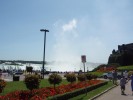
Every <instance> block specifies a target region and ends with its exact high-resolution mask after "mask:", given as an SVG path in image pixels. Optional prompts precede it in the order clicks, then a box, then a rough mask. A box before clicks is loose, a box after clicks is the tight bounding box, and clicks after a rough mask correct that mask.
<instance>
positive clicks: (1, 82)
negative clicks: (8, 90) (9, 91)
mask: <svg viewBox="0 0 133 100" xmlns="http://www.w3.org/2000/svg"><path fill="white" fill-rule="evenodd" d="M5 86H6V82H5V81H4V80H3V79H0V93H1V92H2V91H3V89H4V88H5Z"/></svg>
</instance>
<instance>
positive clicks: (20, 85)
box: [1, 79, 68, 95]
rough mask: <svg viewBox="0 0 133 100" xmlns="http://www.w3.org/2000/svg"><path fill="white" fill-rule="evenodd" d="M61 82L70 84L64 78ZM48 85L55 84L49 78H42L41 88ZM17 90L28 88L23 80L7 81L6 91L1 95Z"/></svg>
mask: <svg viewBox="0 0 133 100" xmlns="http://www.w3.org/2000/svg"><path fill="white" fill-rule="evenodd" d="M61 84H68V82H67V81H66V80H62V83H61ZM47 86H53V85H50V84H49V82H48V80H47V79H43V80H41V82H40V88H41V87H47ZM16 90H27V88H26V86H25V84H24V82H23V81H14V82H7V85H6V87H5V88H4V91H3V92H2V93H1V95H5V94H7V93H9V92H12V91H16Z"/></svg>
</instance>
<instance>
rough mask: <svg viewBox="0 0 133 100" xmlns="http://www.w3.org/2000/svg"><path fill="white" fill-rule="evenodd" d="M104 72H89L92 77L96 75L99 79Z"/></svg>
mask: <svg viewBox="0 0 133 100" xmlns="http://www.w3.org/2000/svg"><path fill="white" fill-rule="evenodd" d="M103 73H104V72H90V74H92V75H97V76H98V77H101V76H102V75H103Z"/></svg>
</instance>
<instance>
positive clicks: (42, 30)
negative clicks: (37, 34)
mask: <svg viewBox="0 0 133 100" xmlns="http://www.w3.org/2000/svg"><path fill="white" fill-rule="evenodd" d="M40 31H41V32H44V33H45V34H44V51H43V64H42V70H43V71H42V72H43V73H42V74H43V78H44V63H45V44H46V32H49V30H47V29H40Z"/></svg>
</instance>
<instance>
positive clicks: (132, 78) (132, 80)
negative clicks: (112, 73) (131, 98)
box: [131, 73, 133, 95]
mask: <svg viewBox="0 0 133 100" xmlns="http://www.w3.org/2000/svg"><path fill="white" fill-rule="evenodd" d="M131 88H132V95H133V73H132V75H131Z"/></svg>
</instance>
